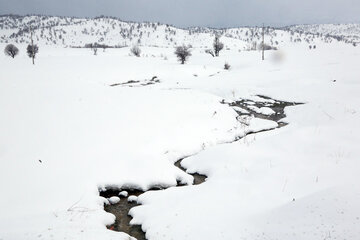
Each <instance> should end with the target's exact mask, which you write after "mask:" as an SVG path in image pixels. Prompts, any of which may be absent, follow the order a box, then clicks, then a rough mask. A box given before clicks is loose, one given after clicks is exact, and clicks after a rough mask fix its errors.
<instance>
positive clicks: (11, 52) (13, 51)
mask: <svg viewBox="0 0 360 240" xmlns="http://www.w3.org/2000/svg"><path fill="white" fill-rule="evenodd" d="M4 52H5V55H7V56H10V57H12V58H14V57H15V56H16V55H18V53H19V49H18V48H17V47H16V46H15V45H14V44H8V45H6V47H5V50H4Z"/></svg>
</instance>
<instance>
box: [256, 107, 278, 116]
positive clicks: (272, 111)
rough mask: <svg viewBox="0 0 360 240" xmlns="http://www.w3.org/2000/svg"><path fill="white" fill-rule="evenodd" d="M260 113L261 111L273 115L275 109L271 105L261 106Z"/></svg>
mask: <svg viewBox="0 0 360 240" xmlns="http://www.w3.org/2000/svg"><path fill="white" fill-rule="evenodd" d="M258 113H261V114H264V115H272V114H275V111H274V110H272V109H271V108H269V107H261V108H259V111H258Z"/></svg>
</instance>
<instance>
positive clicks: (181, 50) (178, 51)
mask: <svg viewBox="0 0 360 240" xmlns="http://www.w3.org/2000/svg"><path fill="white" fill-rule="evenodd" d="M175 55H176V57H177V58H178V60H179V62H181V64H184V63H185V62H186V61H187V60H188V58H189V57H190V56H191V52H190V47H187V46H185V45H182V46H178V47H176V48H175Z"/></svg>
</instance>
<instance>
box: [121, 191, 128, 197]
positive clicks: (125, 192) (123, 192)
mask: <svg viewBox="0 0 360 240" xmlns="http://www.w3.org/2000/svg"><path fill="white" fill-rule="evenodd" d="M119 196H121V197H127V196H128V192H127V191H121V192H120V193H119Z"/></svg>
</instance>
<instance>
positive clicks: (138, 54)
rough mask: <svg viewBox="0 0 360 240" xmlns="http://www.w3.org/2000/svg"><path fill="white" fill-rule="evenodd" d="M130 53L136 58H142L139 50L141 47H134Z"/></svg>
mask: <svg viewBox="0 0 360 240" xmlns="http://www.w3.org/2000/svg"><path fill="white" fill-rule="evenodd" d="M130 52H131V53H132V54H133V55H134V56H136V57H140V54H141V49H140V48H139V46H133V47H132V48H131V49H130Z"/></svg>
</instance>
